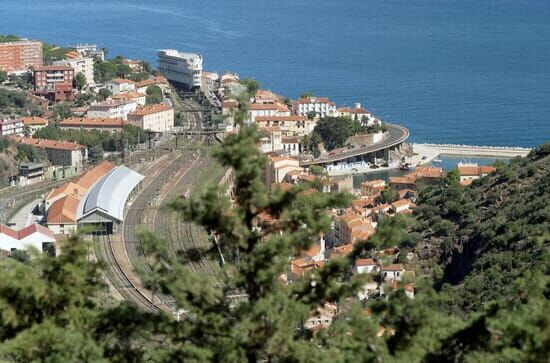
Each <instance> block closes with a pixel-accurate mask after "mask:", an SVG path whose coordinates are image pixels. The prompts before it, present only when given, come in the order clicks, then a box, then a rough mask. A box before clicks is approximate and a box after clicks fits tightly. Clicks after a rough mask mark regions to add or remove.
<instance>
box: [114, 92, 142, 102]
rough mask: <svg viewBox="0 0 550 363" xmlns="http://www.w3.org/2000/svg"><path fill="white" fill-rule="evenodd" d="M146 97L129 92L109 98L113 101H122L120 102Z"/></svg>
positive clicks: (138, 93)
mask: <svg viewBox="0 0 550 363" xmlns="http://www.w3.org/2000/svg"><path fill="white" fill-rule="evenodd" d="M145 96H147V95H146V94H145V93H140V92H136V91H129V92H124V93H119V94H118V95H114V96H112V97H111V98H112V99H113V100H117V99H122V100H131V99H135V98H141V97H145Z"/></svg>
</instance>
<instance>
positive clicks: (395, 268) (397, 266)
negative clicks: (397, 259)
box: [380, 263, 405, 272]
mask: <svg viewBox="0 0 550 363" xmlns="http://www.w3.org/2000/svg"><path fill="white" fill-rule="evenodd" d="M404 269H405V268H404V267H403V265H402V264H400V263H397V264H393V265H387V266H382V267H381V268H380V271H382V272H384V271H403V270H404Z"/></svg>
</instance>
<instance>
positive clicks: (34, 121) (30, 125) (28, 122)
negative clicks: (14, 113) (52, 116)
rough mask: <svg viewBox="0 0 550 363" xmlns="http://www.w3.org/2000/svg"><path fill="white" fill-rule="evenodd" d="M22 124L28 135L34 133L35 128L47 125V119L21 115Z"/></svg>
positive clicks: (38, 128)
mask: <svg viewBox="0 0 550 363" xmlns="http://www.w3.org/2000/svg"><path fill="white" fill-rule="evenodd" d="M21 120H23V124H24V125H25V129H26V130H27V132H28V134H29V136H32V135H34V133H35V132H36V131H37V130H40V129H41V128H44V127H46V126H48V120H47V119H45V118H42V117H23V118H22V119H21Z"/></svg>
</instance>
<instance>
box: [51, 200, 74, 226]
mask: <svg viewBox="0 0 550 363" xmlns="http://www.w3.org/2000/svg"><path fill="white" fill-rule="evenodd" d="M78 203H80V200H79V199H78V198H75V197H73V196H70V195H66V196H64V197H63V198H61V199H58V200H56V201H55V202H54V203H53V204H52V205H51V206H50V209H48V224H64V223H68V224H72V223H76V210H77V208H78Z"/></svg>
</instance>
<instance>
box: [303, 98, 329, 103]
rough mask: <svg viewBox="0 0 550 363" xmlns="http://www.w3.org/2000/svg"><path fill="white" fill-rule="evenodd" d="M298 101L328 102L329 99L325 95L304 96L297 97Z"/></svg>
mask: <svg viewBox="0 0 550 363" xmlns="http://www.w3.org/2000/svg"><path fill="white" fill-rule="evenodd" d="M298 103H301V104H305V103H329V104H330V101H329V99H328V98H326V97H304V98H300V99H298Z"/></svg>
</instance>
